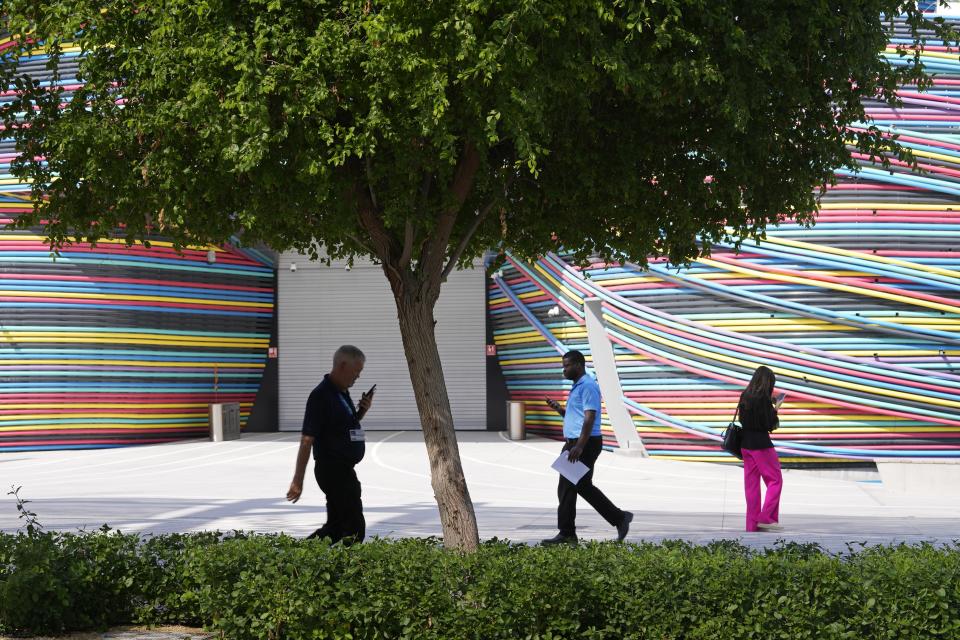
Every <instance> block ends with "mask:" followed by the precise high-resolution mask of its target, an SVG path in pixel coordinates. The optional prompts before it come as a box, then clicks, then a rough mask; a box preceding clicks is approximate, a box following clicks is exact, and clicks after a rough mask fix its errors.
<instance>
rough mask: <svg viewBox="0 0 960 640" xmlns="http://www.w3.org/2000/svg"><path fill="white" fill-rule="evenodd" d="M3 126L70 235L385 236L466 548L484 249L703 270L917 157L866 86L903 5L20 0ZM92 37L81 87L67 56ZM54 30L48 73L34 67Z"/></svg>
mask: <svg viewBox="0 0 960 640" xmlns="http://www.w3.org/2000/svg"><path fill="white" fill-rule="evenodd" d="M3 6H4V8H3V11H4V12H5V15H4V18H3V19H4V22H5V24H4V26H5V28H6V30H7V31H8V32H9V33H12V34H15V35H16V38H15V46H13V47H10V48H8V49H7V50H6V51H5V52H4V53H3V59H2V66H0V73H2V81H3V82H4V85H5V86H8V87H11V88H12V92H11V93H8V95H7V98H8V100H7V101H6V102H3V103H2V104H0V113H2V117H3V124H4V126H5V129H4V131H3V132H2V135H3V137H5V138H9V139H12V140H14V141H15V142H16V149H17V152H18V155H17V157H16V159H15V161H14V162H13V163H12V172H13V174H14V175H15V176H16V177H17V178H18V179H20V180H22V181H26V182H31V183H32V189H33V196H34V198H35V203H36V206H35V209H34V212H33V215H31V216H25V217H23V218H22V219H20V220H18V221H17V224H18V225H20V226H29V225H36V224H38V223H40V222H41V221H42V224H43V225H44V227H45V232H46V234H47V235H48V238H49V242H50V243H51V246H52V247H53V248H54V249H56V248H58V247H61V246H62V245H63V244H64V243H69V242H72V241H89V242H95V241H96V240H97V239H99V238H103V237H106V236H111V235H115V234H120V235H121V236H123V237H125V238H127V240H128V242H131V243H132V242H144V244H147V243H148V242H149V239H150V238H151V237H152V236H154V235H163V236H167V237H170V238H172V239H174V241H175V242H176V243H177V244H178V246H187V245H191V244H197V243H208V242H213V243H216V242H221V241H224V240H226V239H227V238H229V237H230V236H231V235H235V234H238V235H239V236H240V237H242V238H243V240H244V241H246V242H250V243H253V242H265V243H267V244H269V245H270V246H272V247H273V248H275V249H278V250H284V249H288V248H296V249H300V250H303V251H306V252H309V253H311V254H312V255H313V256H314V257H317V256H318V252H321V251H322V252H323V253H321V254H320V255H326V256H330V257H334V258H348V259H349V258H353V257H356V256H369V257H371V258H373V259H374V260H375V261H377V262H379V264H381V265H382V268H383V272H384V274H385V275H386V277H387V279H388V280H389V283H390V287H391V289H392V292H393V295H394V298H395V300H396V306H397V315H398V318H399V322H400V330H401V334H402V336H403V343H404V349H405V351H406V356H407V359H408V362H409V368H410V377H411V380H412V382H413V388H414V392H415V394H416V400H417V406H418V408H419V412H420V416H421V419H422V424H423V432H424V437H425V440H426V443H427V449H428V453H429V457H430V464H431V472H432V479H433V488H434V491H435V493H436V498H437V501H438V504H439V510H440V517H441V522H442V526H443V533H444V541H445V544H446V545H447V546H449V547H456V548H461V549H472V548H474V547H475V546H476V545H477V543H478V534H477V526H476V519H475V515H474V511H473V506H472V503H471V502H470V498H469V493H468V490H467V485H466V482H465V480H464V476H463V472H462V469H461V465H460V459H459V454H458V450H457V446H456V436H455V432H454V428H453V425H454V421H453V416H452V415H451V411H450V406H449V401H448V399H447V392H446V388H445V386H444V379H443V375H442V367H441V362H440V358H439V355H438V352H437V346H436V340H435V336H434V331H433V327H434V318H433V308H434V304H435V302H436V300H437V297H438V295H439V292H440V288H441V284H442V283H443V282H444V280H445V279H446V277H447V275H448V274H449V273H450V272H451V271H452V270H453V269H455V268H457V267H458V266H462V265H464V264H466V263H468V262H469V261H470V260H471V259H473V258H475V257H476V256H477V255H478V254H480V253H481V252H482V251H483V250H485V249H487V248H490V247H494V248H498V249H500V250H501V251H503V250H507V249H510V250H512V251H514V252H515V253H517V254H518V255H520V256H521V257H535V256H537V255H538V254H542V253H543V252H545V251H548V250H553V249H555V248H556V246H557V245H558V244H560V245H562V246H564V247H566V248H567V249H571V250H575V251H576V256H577V257H578V258H580V259H584V258H585V257H587V256H588V255H591V254H599V255H600V256H602V257H603V258H606V259H608V260H620V259H630V260H632V261H635V262H639V263H641V264H644V263H646V261H647V258H648V256H667V257H668V258H669V259H670V260H671V261H672V262H674V263H683V262H684V261H687V260H689V259H690V258H691V257H694V256H696V255H698V254H700V253H702V252H708V251H709V247H710V245H711V243H713V242H716V241H718V240H721V239H725V240H731V239H732V240H735V241H738V240H739V239H741V238H744V237H749V236H752V235H759V234H762V232H763V229H764V228H765V226H766V225H768V224H771V223H776V222H777V221H779V220H783V219H784V218H786V217H796V218H797V219H799V220H801V221H811V220H812V219H813V215H814V212H815V211H816V207H817V196H818V192H817V187H819V186H821V185H823V184H825V183H827V182H829V181H830V180H831V177H832V170H833V169H834V168H835V167H839V166H847V167H854V166H855V165H854V163H853V161H852V159H851V155H850V154H851V149H853V148H857V149H858V150H860V151H861V152H865V153H868V154H871V155H872V156H874V157H876V158H877V159H878V161H882V159H883V158H884V157H886V156H887V155H889V154H891V153H893V154H899V155H903V154H904V152H903V150H902V149H900V148H899V147H898V146H897V144H896V142H895V141H894V140H891V139H888V138H884V137H883V136H882V135H881V134H880V132H879V131H877V130H876V129H872V128H859V129H856V130H847V127H848V126H850V125H853V124H855V123H858V122H863V121H865V120H866V116H865V113H864V109H863V106H862V101H863V100H865V99H871V100H881V101H884V102H887V103H889V104H897V98H896V96H895V93H894V89H895V87H896V86H897V84H898V83H903V82H908V81H909V82H923V81H924V79H925V76H924V73H923V70H922V68H921V67H920V66H919V65H918V64H917V59H916V58H915V57H914V56H913V55H912V53H911V52H910V51H906V50H904V51H902V52H901V54H900V57H901V58H902V61H903V62H904V64H892V63H891V62H890V61H888V60H887V59H886V58H884V57H882V56H881V55H880V52H881V51H883V50H884V48H885V46H886V43H887V37H888V34H887V31H886V29H887V28H889V27H890V21H889V20H887V21H885V20H884V18H882V15H888V16H892V15H900V14H905V15H906V21H907V24H908V25H909V26H910V28H911V30H912V33H913V34H914V39H915V40H916V39H917V38H918V34H919V29H920V28H921V27H924V28H934V29H937V30H938V31H937V32H938V33H939V34H941V35H946V34H947V33H948V30H947V29H946V28H945V27H943V25H933V24H930V23H927V22H926V21H925V20H924V18H923V17H922V15H921V14H920V13H919V11H918V9H917V6H916V3H915V2H897V1H893V0H833V1H832V2H807V1H801V0H754V1H751V2H738V1H735V0H661V1H659V2H645V1H642V0H513V1H509V0H499V1H498V0H436V1H432V2H423V1H422V0H420V1H418V2H411V1H408V0H393V1H374V0H340V1H339V2H332V1H330V2H328V1H324V0H283V1H281V0H150V1H147V0H96V1H93V0H47V1H38V0H4V4H3ZM71 44H72V45H75V46H79V47H80V50H81V52H82V57H81V59H80V62H79V68H78V71H77V79H78V86H77V87H75V88H72V87H64V86H62V84H61V82H60V78H59V77H58V73H59V72H58V71H57V65H59V64H60V63H62V62H63V60H64V47H65V46H67V45H71ZM41 48H44V49H45V50H46V51H47V52H49V55H50V60H51V65H52V67H51V69H52V73H53V74H54V76H55V77H54V82H53V83H52V85H46V84H41V83H39V82H38V81H37V78H35V77H31V74H30V72H29V71H27V70H24V69H25V67H23V66H20V67H19V68H18V64H19V62H20V60H21V59H22V58H23V57H24V56H28V55H30V54H32V53H35V52H37V51H39V50H40V49H41Z"/></svg>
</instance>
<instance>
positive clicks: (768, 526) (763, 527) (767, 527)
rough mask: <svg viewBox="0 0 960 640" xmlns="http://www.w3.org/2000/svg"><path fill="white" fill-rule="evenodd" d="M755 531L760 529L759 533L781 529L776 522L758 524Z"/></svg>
mask: <svg viewBox="0 0 960 640" xmlns="http://www.w3.org/2000/svg"><path fill="white" fill-rule="evenodd" d="M757 529H760V531H783V527H782V526H781V525H780V523H778V522H758V523H757Z"/></svg>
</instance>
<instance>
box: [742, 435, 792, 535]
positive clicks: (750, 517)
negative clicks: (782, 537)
mask: <svg viewBox="0 0 960 640" xmlns="http://www.w3.org/2000/svg"><path fill="white" fill-rule="evenodd" d="M760 478H763V483H764V484H765V485H766V486H767V497H766V500H764V502H763V508H762V509H761V508H760ZM782 488H783V475H782V474H781V473H780V458H778V457H777V450H776V449H773V448H770V449H743V493H744V494H745V495H746V497H747V531H758V530H759V529H758V528H757V523H758V522H763V523H767V524H769V523H771V522H779V520H780V490H781V489H782Z"/></svg>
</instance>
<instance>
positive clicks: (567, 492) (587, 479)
mask: <svg viewBox="0 0 960 640" xmlns="http://www.w3.org/2000/svg"><path fill="white" fill-rule="evenodd" d="M575 444H577V441H576V440H567V441H566V442H564V443H563V450H564V451H568V450H570V449H572V448H573V446H574V445H575ZM601 451H603V438H602V437H600V436H592V437H591V438H590V439H589V440H588V441H587V446H585V447H584V448H583V455H582V456H580V462H582V463H583V464H585V465H587V466H588V467H589V468H590V471H588V472H587V474H586V475H585V476H583V477H582V478H581V479H580V482H578V483H577V484H576V485H574V484H573V483H572V482H570V481H569V480H567V479H566V478H564V477H563V476H560V484H559V485H558V486H557V497H558V498H559V499H560V506H558V507H557V528H558V529H560V534H561V535H564V536H575V535H577V525H576V519H577V496H578V495H579V496H582V497H583V499H584V500H586V501H587V502H588V503H589V504H590V506H591V507H593V508H594V509H596V511H597V513H599V514H600V515H601V516H603V519H604V520H606V521H607V522H609V523H610V524H611V525H612V526H614V527H616V526H618V525H619V524H620V523H621V522H623V511H621V510H620V509H619V508H617V506H616V505H614V504H613V503H612V502H610V498H608V497H607V496H605V495H603V491H600V489H598V488H597V487H595V486H594V485H593V466H594V465H595V464H596V463H597V458H598V457H599V456H600V452H601Z"/></svg>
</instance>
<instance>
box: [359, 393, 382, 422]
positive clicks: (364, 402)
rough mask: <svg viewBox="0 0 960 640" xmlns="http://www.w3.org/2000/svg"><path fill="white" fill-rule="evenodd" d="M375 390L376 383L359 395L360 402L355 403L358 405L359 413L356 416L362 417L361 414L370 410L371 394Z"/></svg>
mask: <svg viewBox="0 0 960 640" xmlns="http://www.w3.org/2000/svg"><path fill="white" fill-rule="evenodd" d="M376 390H377V385H373V386H372V387H370V390H369V391H367V392H366V393H364V394H362V395H361V396H360V402H358V403H357V405H358V406H359V411H358V412H357V413H358V414H359V415H358V416H357V417H358V418H362V417H363V415H364V414H365V413H366V412H367V411H369V410H370V405H371V404H373V394H374V392H375V391H376Z"/></svg>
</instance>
